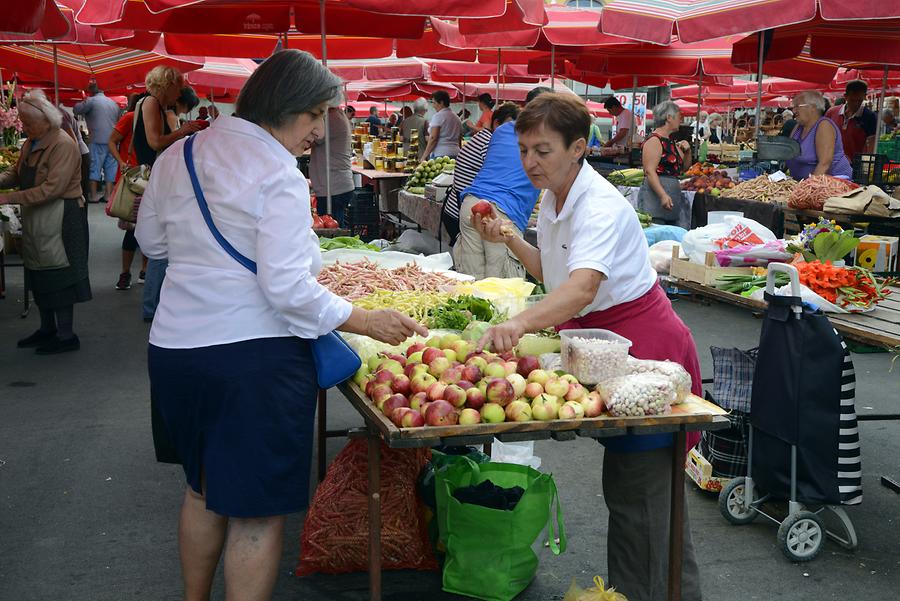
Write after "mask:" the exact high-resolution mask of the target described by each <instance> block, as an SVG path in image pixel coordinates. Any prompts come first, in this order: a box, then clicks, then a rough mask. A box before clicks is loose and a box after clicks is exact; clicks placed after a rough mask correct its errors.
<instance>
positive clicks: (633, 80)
mask: <svg viewBox="0 0 900 601" xmlns="http://www.w3.org/2000/svg"><path fill="white" fill-rule="evenodd" d="M635 96H637V75H633V76H632V78H631V131H629V132H628V141H627V142H626V144H625V145H626V146H627V147H628V148H631V147H633V146H634V133H635V131H636V130H637V116H636V115H635V108H637V107H635V105H634V100H635Z"/></svg>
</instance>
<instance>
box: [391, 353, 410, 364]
mask: <svg viewBox="0 0 900 601" xmlns="http://www.w3.org/2000/svg"><path fill="white" fill-rule="evenodd" d="M388 359H393V360H394V361H396V362H397V363H399V364H400V365H403V366H405V365H406V357H405V356H404V355H397V354H394V353H392V354H389V355H388Z"/></svg>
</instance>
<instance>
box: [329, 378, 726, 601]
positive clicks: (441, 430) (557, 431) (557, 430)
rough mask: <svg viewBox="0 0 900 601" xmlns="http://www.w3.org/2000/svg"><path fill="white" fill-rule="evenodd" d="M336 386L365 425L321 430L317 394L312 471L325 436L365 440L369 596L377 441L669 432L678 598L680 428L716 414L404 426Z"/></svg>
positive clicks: (714, 424) (408, 444)
mask: <svg viewBox="0 0 900 601" xmlns="http://www.w3.org/2000/svg"><path fill="white" fill-rule="evenodd" d="M338 390H340V391H341V393H342V394H343V395H344V396H345V397H346V398H347V399H348V400H349V401H350V403H351V404H352V405H353V407H354V408H355V409H356V410H357V411H359V413H360V415H361V416H362V417H363V419H364V420H365V426H364V427H362V428H357V429H354V430H349V431H343V430H341V431H335V430H328V429H327V423H326V422H327V419H326V416H327V414H326V405H327V403H326V402H325V391H324V390H320V391H319V398H318V410H319V415H318V429H317V431H318V437H317V438H318V440H317V449H318V474H319V480H320V481H321V480H322V478H323V477H324V474H325V440H326V439H327V438H330V437H335V436H350V437H353V438H366V440H367V441H368V473H369V482H368V490H369V599H371V600H372V601H380V600H381V588H382V587H381V571H382V564H381V495H380V492H379V491H380V488H381V453H380V443H381V441H382V440H383V441H384V442H385V444H386V445H387V446H388V447H390V448H421V447H434V446H437V445H441V444H445V445H460V446H461V445H474V444H484V445H490V444H491V442H492V441H493V439H494V438H497V439H498V440H500V441H503V442H515V441H526V440H547V439H553V440H563V441H565V440H575V438H576V437H578V436H583V437H589V438H605V437H607V436H620V435H623V434H660V433H674V435H675V452H674V453H673V455H672V494H671V502H670V506H669V511H670V524H669V566H668V567H669V575H668V596H667V599H668V600H669V601H681V571H682V564H683V555H682V553H683V549H684V536H683V535H684V511H685V507H684V457H685V456H686V454H687V449H686V433H687V432H688V431H697V430H720V429H724V428H728V427H729V422H728V419H727V418H726V417H724V416H721V415H666V416H653V417H643V418H611V417H608V416H607V417H603V418H594V419H583V420H557V421H552V422H534V421H532V422H503V423H500V424H477V425H474V426H448V427H429V428H426V429H418V428H417V429H415V430H418V431H419V433H417V435H407V434H409V430H400V429H398V428H397V427H396V426H394V425H393V424H392V423H391V422H390V421H389V420H388V419H387V418H386V417H385V416H384V415H382V414H381V412H380V411H378V410H377V409H375V407H374V406H373V405H372V403H371V402H370V401H369V400H368V399H367V398H365V395H364V394H363V393H362V391H361V390H360V389H359V388H358V387H357V386H356V385H354V384H351V383H344V384H341V385H340V386H338Z"/></svg>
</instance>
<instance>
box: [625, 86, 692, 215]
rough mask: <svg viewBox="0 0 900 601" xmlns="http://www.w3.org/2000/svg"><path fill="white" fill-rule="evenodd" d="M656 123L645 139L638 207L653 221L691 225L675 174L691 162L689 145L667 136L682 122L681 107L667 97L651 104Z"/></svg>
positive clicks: (678, 174) (684, 141)
mask: <svg viewBox="0 0 900 601" xmlns="http://www.w3.org/2000/svg"><path fill="white" fill-rule="evenodd" d="M653 125H654V126H655V127H656V129H655V130H653V133H652V134H651V135H650V137H649V138H647V140H646V141H645V142H644V146H643V150H642V157H643V163H644V183H643V185H642V186H641V191H640V193H639V194H638V209H640V210H641V211H643V212H645V213H649V214H650V216H651V217H653V222H654V223H662V224H665V225H677V226H679V227H683V228H684V229H686V230H687V229H690V228H691V210H690V206H689V205H688V203H687V202H686V200H685V198H684V196H683V194H682V193H681V184H680V183H679V181H678V177H679V176H680V175H681V173H682V171H684V166H685V165H688V164H690V162H691V145H690V144H689V143H688V142H687V141H686V140H681V141H680V142H675V141H674V140H672V138H671V137H670V136H671V135H672V134H673V133H675V132H676V131H678V128H679V127H680V126H681V109H680V108H678V105H677V104H675V103H674V102H671V101H669V100H667V101H665V102H661V103H659V104H658V105H656V106H655V107H653Z"/></svg>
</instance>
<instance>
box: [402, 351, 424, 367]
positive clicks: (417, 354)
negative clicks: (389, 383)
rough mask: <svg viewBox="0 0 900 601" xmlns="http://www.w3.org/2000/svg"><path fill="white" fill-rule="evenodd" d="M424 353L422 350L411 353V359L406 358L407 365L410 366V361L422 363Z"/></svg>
mask: <svg viewBox="0 0 900 601" xmlns="http://www.w3.org/2000/svg"><path fill="white" fill-rule="evenodd" d="M422 354H423V353H422V351H416V352H415V353H413V354H412V355H410V356H409V359H407V360H406V365H407V366H408V365H409V364H410V363H422V362H423V361H422Z"/></svg>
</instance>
